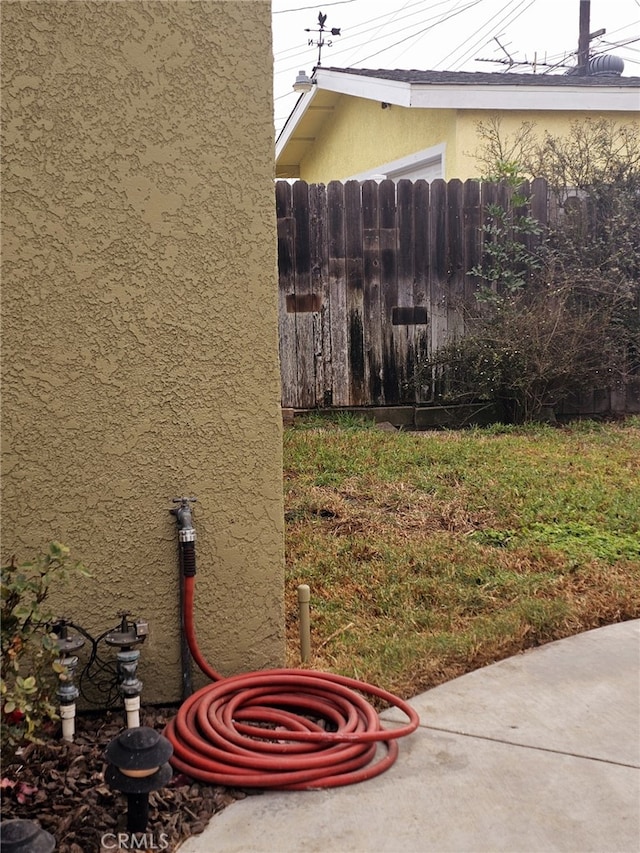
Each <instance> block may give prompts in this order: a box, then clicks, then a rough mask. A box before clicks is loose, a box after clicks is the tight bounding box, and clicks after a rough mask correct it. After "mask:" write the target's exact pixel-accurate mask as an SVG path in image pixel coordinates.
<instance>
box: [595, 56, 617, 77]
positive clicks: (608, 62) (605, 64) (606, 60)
mask: <svg viewBox="0 0 640 853" xmlns="http://www.w3.org/2000/svg"><path fill="white" fill-rule="evenodd" d="M623 71H624V60H623V59H620V57H619V56H594V57H593V59H590V60H589V75H590V76H592V77H596V76H604V75H607V76H609V77H620V75H621V74H622V72H623Z"/></svg>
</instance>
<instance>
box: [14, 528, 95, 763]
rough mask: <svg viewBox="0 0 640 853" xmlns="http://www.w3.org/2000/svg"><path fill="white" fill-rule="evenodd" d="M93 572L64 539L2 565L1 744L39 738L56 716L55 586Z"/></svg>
mask: <svg viewBox="0 0 640 853" xmlns="http://www.w3.org/2000/svg"><path fill="white" fill-rule="evenodd" d="M78 575H80V576H84V577H87V576H88V575H89V573H88V571H87V570H86V568H85V567H84V566H83V565H82V564H81V563H79V562H73V561H71V559H70V551H69V548H67V547H66V546H65V545H61V544H60V543H59V542H52V543H50V545H49V547H48V550H47V551H46V552H45V553H41V554H38V555H37V556H36V557H34V558H33V559H32V560H29V561H25V562H22V563H17V562H16V559H15V557H11V559H10V560H9V561H8V562H7V563H6V564H4V565H3V566H2V569H1V580H2V583H1V590H2V593H1V616H2V623H1V629H0V634H1V652H2V657H1V661H0V693H1V697H0V701H1V707H2V711H1V717H2V726H1V745H2V749H3V751H4V750H5V749H7V748H8V749H10V750H12V751H14V750H15V749H16V748H17V747H18V746H20V744H22V743H23V742H24V741H36V742H37V741H38V740H39V736H40V735H41V733H42V731H43V727H44V726H45V724H46V723H47V721H49V720H56V719H57V714H56V709H55V706H54V697H55V690H56V683H57V680H58V678H59V677H60V676H61V675H62V676H64V670H63V668H62V667H61V665H60V664H59V663H56V658H57V657H58V652H57V646H56V636H55V634H53V633H52V632H51V625H52V622H53V614H52V613H51V612H50V610H49V609H48V607H47V597H48V594H49V589H50V587H51V585H52V584H54V583H55V584H59V583H64V582H65V581H67V580H69V579H70V578H71V577H72V576H78Z"/></svg>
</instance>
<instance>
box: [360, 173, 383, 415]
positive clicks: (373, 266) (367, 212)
mask: <svg viewBox="0 0 640 853" xmlns="http://www.w3.org/2000/svg"><path fill="white" fill-rule="evenodd" d="M379 227H380V226H379V220H378V184H377V183H376V181H365V182H364V183H363V185H362V242H363V259H364V281H363V308H364V314H363V326H364V329H363V331H364V346H365V383H366V387H367V389H368V400H367V402H368V403H369V404H370V405H374V406H380V405H382V403H383V394H382V364H383V354H382V310H381V306H380V233H379Z"/></svg>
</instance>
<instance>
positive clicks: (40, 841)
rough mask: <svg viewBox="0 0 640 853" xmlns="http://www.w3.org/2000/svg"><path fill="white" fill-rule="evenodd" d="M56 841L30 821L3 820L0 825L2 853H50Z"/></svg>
mask: <svg viewBox="0 0 640 853" xmlns="http://www.w3.org/2000/svg"><path fill="white" fill-rule="evenodd" d="M55 847H56V840H55V838H54V837H53V835H51V833H50V832H46V830H44V829H41V828H40V827H39V826H38V824H37V823H35V822H34V821H32V820H18V819H16V820H3V821H2V823H0V850H1V851H2V853H52V851H53V850H55Z"/></svg>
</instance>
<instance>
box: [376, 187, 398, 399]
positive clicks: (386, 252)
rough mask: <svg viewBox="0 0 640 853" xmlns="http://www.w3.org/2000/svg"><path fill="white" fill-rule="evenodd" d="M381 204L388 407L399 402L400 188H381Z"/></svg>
mask: <svg viewBox="0 0 640 853" xmlns="http://www.w3.org/2000/svg"><path fill="white" fill-rule="evenodd" d="M378 199H379V202H380V295H381V299H380V304H381V308H382V312H381V313H382V342H383V343H382V349H383V365H382V391H383V397H384V402H385V404H386V405H387V406H390V405H394V404H396V403H397V402H398V400H399V388H398V365H397V362H396V351H395V344H394V333H393V325H392V323H391V319H392V314H393V308H394V306H395V305H397V298H398V278H397V257H396V243H397V228H396V185H395V184H394V182H393V181H390V180H385V181H382V182H381V183H380V186H379V187H378Z"/></svg>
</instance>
